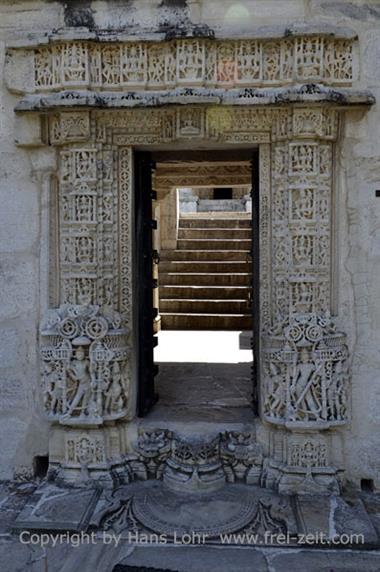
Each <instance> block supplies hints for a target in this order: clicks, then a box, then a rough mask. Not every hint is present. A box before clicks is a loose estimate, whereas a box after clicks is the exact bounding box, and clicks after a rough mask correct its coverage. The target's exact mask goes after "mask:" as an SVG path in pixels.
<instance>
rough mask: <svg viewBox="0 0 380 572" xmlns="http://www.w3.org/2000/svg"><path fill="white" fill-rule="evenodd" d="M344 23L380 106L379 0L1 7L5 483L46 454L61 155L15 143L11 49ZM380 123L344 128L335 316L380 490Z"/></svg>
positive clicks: (347, 447)
mask: <svg viewBox="0 0 380 572" xmlns="http://www.w3.org/2000/svg"><path fill="white" fill-rule="evenodd" d="M338 25H339V26H340V27H341V28H344V29H347V32H346V33H347V34H348V35H350V34H351V35H352V33H353V34H357V35H358V38H359V48H360V49H359V56H360V59H359V64H360V65H359V70H360V73H359V76H358V79H357V80H356V81H355V83H354V85H353V87H354V88H357V89H359V88H360V89H369V90H370V91H371V92H372V93H373V94H374V95H375V97H376V98H377V99H379V98H380V70H379V66H378V60H379V57H380V6H379V3H378V2H377V1H372V2H371V1H370V0H367V1H366V2H362V1H361V0H356V1H352V2H350V1H331V2H330V1H326V0H309V1H306V0H305V1H303V0H281V2H279V1H277V0H276V1H275V0H272V1H269V2H268V1H266V0H256V1H240V2H232V1H230V0H223V1H221V0H218V1H216V0H215V1H214V0H207V2H206V1H205V2H196V1H190V0H188V1H187V2H186V1H183V2H181V1H180V0H178V1H176V2H165V1H164V2H160V1H159V0H151V1H149V0H138V1H136V2H133V1H132V0H129V1H128V0H125V1H120V0H114V1H110V2H90V1H86V2H79V1H78V2H75V1H73V2H54V1H46V2H37V1H24V2H22V1H20V2H17V3H10V2H9V3H8V2H3V1H2V2H0V62H1V63H0V77H1V78H2V80H1V81H0V126H1V129H0V153H1V160H0V197H1V203H0V204H1V208H0V252H1V263H0V275H1V279H2V280H1V296H0V300H1V302H0V328H1V343H0V357H1V362H0V368H1V369H0V372H1V373H0V376H1V377H0V411H1V417H0V451H1V463H0V478H11V477H12V475H13V474H19V475H22V474H24V475H27V473H28V471H29V473H30V471H31V467H32V459H33V457H34V456H35V455H44V454H47V452H48V426H47V423H46V421H45V420H44V418H43V416H42V413H41V406H40V395H39V365H38V328H39V324H40V320H41V315H42V313H44V311H45V309H46V307H47V305H48V300H47V295H46V294H47V283H48V277H47V276H46V273H45V270H44V269H45V268H46V264H44V261H46V257H47V256H48V254H47V252H48V249H47V236H48V222H47V221H48V216H47V214H48V191H47V189H48V183H47V181H48V178H49V176H50V173H51V172H52V170H53V169H54V164H55V155H54V152H53V151H46V149H44V148H42V147H41V148H38V147H36V146H33V148H32V149H30V150H29V149H28V148H25V147H18V146H17V145H16V143H17V139H18V138H19V136H20V134H19V133H18V131H17V125H16V123H17V122H16V118H15V115H14V111H13V110H14V107H15V106H16V104H17V102H18V100H19V96H17V95H15V94H12V93H10V92H9V91H8V89H7V88H6V85H5V83H4V81H3V80H4V61H5V46H6V45H8V44H9V43H13V44H14V43H15V42H18V41H19V42H20V44H22V45H25V44H26V43H27V42H28V41H29V40H30V34H36V35H37V36H38V37H41V36H42V35H43V34H44V32H46V33H51V32H52V30H55V31H59V32H60V31H61V32H70V30H67V28H68V27H80V26H88V27H89V28H90V30H91V32H94V31H96V30H100V29H103V30H104V29H106V30H108V31H110V30H112V29H115V30H118V31H120V30H122V31H124V30H125V35H126V36H131V35H137V36H139V37H144V38H154V39H157V40H160V39H164V38H165V35H169V37H170V35H172V34H174V33H177V34H178V33H183V34H186V33H189V32H194V31H195V32H197V33H202V34H204V35H206V36H209V37H212V36H213V35H215V36H216V37H223V38H225V37H227V38H228V37H244V36H251V37H258V36H260V37H262V36H268V37H273V36H278V35H282V34H283V33H284V32H285V30H286V29H290V30H291V29H293V30H296V29H299V30H303V29H305V30H306V31H309V33H310V32H312V31H313V30H321V29H322V30H324V31H325V32H328V31H329V30H330V29H331V31H333V30H334V28H335V27H336V26H338ZM349 30H351V32H350V31H349ZM78 31H80V32H81V33H83V34H84V35H85V34H86V33H87V32H86V31H85V30H83V29H82V30H79V29H77V30H76V33H78ZM71 32H72V30H71ZM379 120H380V110H379V107H378V105H374V106H373V107H372V108H371V109H369V110H366V111H361V110H360V111H351V110H350V111H347V113H346V117H345V120H344V122H343V123H342V128H341V133H340V138H339V144H338V146H337V153H336V158H335V159H336V165H337V169H336V172H337V175H336V185H335V187H336V189H335V205H334V208H335V212H336V220H337V225H336V235H335V241H334V245H333V252H334V257H333V258H334V284H333V309H334V313H336V314H338V315H339V316H340V321H339V327H340V328H341V329H342V330H344V331H345V332H346V333H347V335H348V343H349V346H350V352H351V355H352V356H353V363H352V368H353V369H352V371H353V377H352V422H351V425H350V427H348V428H347V429H341V430H339V431H341V433H340V437H339V439H340V438H341V439H342V441H343V450H344V460H343V459H342V464H344V465H345V467H346V470H347V477H348V478H349V479H351V480H353V481H354V482H355V483H356V484H359V482H360V479H362V478H367V479H368V478H373V479H375V482H376V484H377V486H379V487H380V481H379V480H378V479H379V474H380V460H379V459H380V454H379V453H380V431H379V428H380V414H379V410H380V387H378V383H379V382H378V377H379V368H380V364H379V362H380V359H379V356H380V351H379V347H380V304H379V292H380V268H379V266H380V213H379V208H380V198H376V197H375V190H376V189H380V170H379V169H380V151H379V149H380V135H379V128H378V125H379ZM24 125H25V124H24ZM23 129H25V128H23ZM21 137H23V138H25V131H24V133H22V134H21ZM29 142H31V143H33V141H32V140H29ZM338 435H339V434H338Z"/></svg>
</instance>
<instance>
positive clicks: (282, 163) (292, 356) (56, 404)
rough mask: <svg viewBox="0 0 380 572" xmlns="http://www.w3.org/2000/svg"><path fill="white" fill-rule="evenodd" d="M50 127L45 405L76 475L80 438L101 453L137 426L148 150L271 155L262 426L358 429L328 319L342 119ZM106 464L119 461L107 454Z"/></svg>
mask: <svg viewBox="0 0 380 572" xmlns="http://www.w3.org/2000/svg"><path fill="white" fill-rule="evenodd" d="M44 121H45V123H46V127H47V131H48V133H47V137H48V142H49V143H50V145H53V146H54V147H55V148H56V149H57V153H58V157H59V159H58V164H59V168H58V185H57V197H56V201H54V204H56V208H55V209H54V208H53V209H52V211H51V221H50V226H51V228H52V229H54V228H59V236H58V237H57V244H53V245H51V246H52V249H53V251H54V252H57V253H58V254H57V260H56V263H55V264H56V266H55V269H53V270H52V272H51V273H50V277H51V283H50V306H51V307H52V308H53V309H51V310H49V312H48V316H47V318H46V319H45V321H44V323H43V325H42V328H41V357H42V393H43V399H44V405H45V409H46V412H47V414H48V416H49V418H50V420H51V422H52V424H53V426H54V428H55V429H54V433H55V434H56V435H57V432H58V433H61V432H62V434H63V435H65V438H66V439H67V440H68V441H67V443H66V448H65V457H66V462H68V461H69V460H71V461H73V459H74V458H75V459H76V457H75V455H77V453H75V451H76V448H75V447H76V446H77V445H75V442H74V441H75V439H74V441H71V440H70V439H69V436H70V434H71V433H72V432H73V434H74V435H76V436H77V437H78V435H81V436H82V437H81V439H83V434H84V433H85V434H88V432H89V431H90V433H91V434H93V433H94V432H95V434H97V435H99V436H102V439H103V438H104V435H107V433H109V432H111V433H115V432H116V433H117V432H118V428H120V426H121V425H120V424H123V423H124V422H127V421H131V420H132V419H133V418H134V417H135V409H136V405H135V401H136V393H137V380H136V379H135V377H134V368H133V352H134V340H133V311H132V309H133V289H132V273H133V261H132V240H133V238H132V237H133V223H132V212H133V204H132V201H133V148H134V146H137V145H142V144H143V145H144V146H149V148H154V147H157V146H160V145H168V144H169V145H170V144H171V143H178V144H181V145H184V146H186V145H192V146H194V144H196V143H197V142H202V144H205V143H207V145H209V146H210V147H215V146H216V147H217V146H229V145H230V146H232V147H235V146H236V147H238V146H245V147H246V146H256V145H258V146H259V152H260V228H259V234H260V284H261V286H260V308H261V315H260V327H261V332H262V355H261V379H262V386H261V391H260V393H261V418H262V419H263V420H264V421H267V422H269V423H271V424H272V425H274V426H280V427H281V426H287V427H288V428H289V429H294V430H297V431H299V430H300V429H304V430H306V431H307V432H310V431H313V432H315V431H316V432H317V433H318V431H320V430H322V429H328V428H329V427H331V426H335V425H342V424H344V423H346V422H347V419H348V385H349V374H348V365H347V358H348V351H347V346H346V340H345V336H344V334H340V333H336V332H335V330H334V325H333V322H332V320H331V319H330V312H331V296H332V290H331V284H332V262H331V249H332V240H333V233H332V225H333V218H332V210H331V204H332V192H333V149H334V141H335V140H336V137H337V128H338V111H337V109H335V108H332V107H324V106H307V107H306V106H288V107H285V108H266V109H256V108H250V107H236V106H235V107H217V106H189V107H170V108H164V109H162V108H161V109H131V110H122V111H120V110H119V111H100V110H94V111H91V112H89V111H82V110H72V111H63V112H59V113H53V114H51V115H48V116H45V117H44ZM52 193H54V190H52ZM52 256H53V253H52ZM73 388H74V389H73ZM110 423H112V425H113V426H112V429H111V428H110ZM94 427H96V429H94ZM102 427H103V428H105V431H103V430H102V429H101V428H102ZM79 428H81V429H80V431H79V432H78V430H79ZM90 428H91V429H90ZM83 432H84V433H83ZM82 444H83V441H82ZM89 446H90V445H89ZM318 446H319V442H318ZM92 447H94V445H92ZM116 448H117V449H118V447H116ZM96 450H97V454H98V455H99V457H98V458H97V460H98V461H99V462H100V461H101V459H102V455H105V458H109V455H110V451H109V445H108V446H105V445H104V448H103V449H102V448H101V447H100V446H99V447H98V448H96ZM102 451H103V452H102ZM78 454H79V453H78ZM86 454H87V450H86ZM94 454H95V453H94ZM78 459H79V458H78ZM78 459H77V460H78ZM323 462H324V463H325V464H327V460H326V459H325V460H324V461H323ZM319 463H322V461H319Z"/></svg>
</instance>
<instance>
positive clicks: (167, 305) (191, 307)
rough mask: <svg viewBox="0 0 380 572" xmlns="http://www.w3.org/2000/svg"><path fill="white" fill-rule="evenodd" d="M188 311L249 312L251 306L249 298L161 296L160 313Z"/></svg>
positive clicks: (201, 312) (199, 312) (209, 312)
mask: <svg viewBox="0 0 380 572" xmlns="http://www.w3.org/2000/svg"><path fill="white" fill-rule="evenodd" d="M161 312H170V313H177V312H179V313H188V314H203V313H205V314H249V313H250V307H249V305H248V301H247V300H213V299H209V300H207V299H206V300H191V299H187V298H185V299H182V300H179V299H177V298H161V299H160V313H161Z"/></svg>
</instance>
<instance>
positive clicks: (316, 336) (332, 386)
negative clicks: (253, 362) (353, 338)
mask: <svg viewBox="0 0 380 572" xmlns="http://www.w3.org/2000/svg"><path fill="white" fill-rule="evenodd" d="M263 357H264V375H265V381H264V384H265V387H264V390H265V391H264V394H265V398H264V404H263V408H264V415H265V418H266V419H267V420H268V421H271V422H272V423H276V424H282V423H288V424H289V426H291V425H293V424H295V425H302V424H305V425H307V426H313V424H315V425H316V427H328V426H331V425H340V424H342V423H344V422H345V421H346V420H347V416H348V408H347V400H348V398H347V392H348V386H349V373H348V371H349V370H348V348H347V345H346V337H345V335H344V334H342V333H339V332H337V331H336V329H335V327H334V324H333V322H332V320H331V318H330V317H329V316H328V315H317V314H294V315H291V316H290V318H289V319H288V321H287V322H286V323H285V324H283V326H282V327H281V326H277V327H276V328H275V329H273V330H272V333H271V334H270V335H268V336H265V337H264V356H263Z"/></svg>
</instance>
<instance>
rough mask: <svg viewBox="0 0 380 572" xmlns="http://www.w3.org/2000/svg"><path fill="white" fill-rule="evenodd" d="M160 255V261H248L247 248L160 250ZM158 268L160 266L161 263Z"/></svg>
mask: <svg viewBox="0 0 380 572" xmlns="http://www.w3.org/2000/svg"><path fill="white" fill-rule="evenodd" d="M160 257H161V263H162V262H165V261H168V260H178V261H180V260H183V261H187V260H189V261H190V260H191V261H198V260H199V261H200V260H211V261H214V262H217V261H222V260H225V261H227V262H238V261H240V262H245V261H247V260H248V261H250V256H249V250H161V252H160ZM159 268H161V265H160V267H159Z"/></svg>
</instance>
